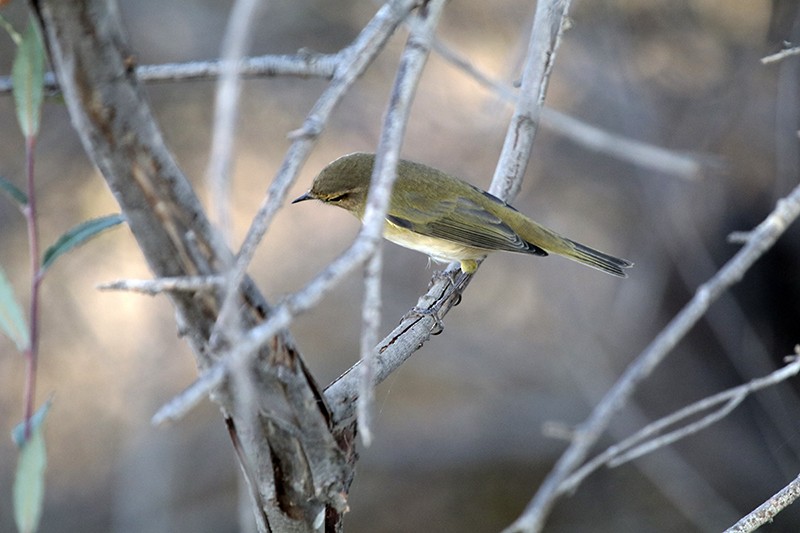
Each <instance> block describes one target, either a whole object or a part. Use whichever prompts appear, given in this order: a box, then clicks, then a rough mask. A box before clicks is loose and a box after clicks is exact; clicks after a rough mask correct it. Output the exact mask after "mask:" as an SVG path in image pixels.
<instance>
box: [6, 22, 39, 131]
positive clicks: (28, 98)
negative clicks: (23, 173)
mask: <svg viewBox="0 0 800 533" xmlns="http://www.w3.org/2000/svg"><path fill="white" fill-rule="evenodd" d="M11 81H12V82H13V84H14V102H15V104H16V107H17V120H19V127H20V129H22V134H23V135H25V137H26V138H31V137H33V136H35V135H36V133H37V132H38V131H39V117H40V113H41V108H42V100H43V99H44V45H43V44H42V35H41V33H40V32H39V25H38V24H37V23H36V20H35V19H34V18H33V17H32V16H31V19H30V22H29V23H28V27H27V29H26V30H25V33H24V34H23V35H22V41H20V43H19V46H18V47H17V55H16V57H15V58H14V64H13V65H12V67H11Z"/></svg>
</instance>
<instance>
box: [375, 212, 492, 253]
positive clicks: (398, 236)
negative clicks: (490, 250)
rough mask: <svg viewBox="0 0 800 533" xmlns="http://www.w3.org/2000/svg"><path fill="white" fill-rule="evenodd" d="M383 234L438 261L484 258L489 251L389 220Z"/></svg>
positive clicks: (390, 239)
mask: <svg viewBox="0 0 800 533" xmlns="http://www.w3.org/2000/svg"><path fill="white" fill-rule="evenodd" d="M383 236H384V237H385V238H386V239H387V240H389V241H392V242H393V243H395V244H399V245H400V246H403V247H405V248H410V249H411V250H416V251H418V252H422V253H424V254H427V255H428V256H429V257H430V258H431V259H432V260H434V261H436V262H438V263H449V262H451V261H465V260H472V259H482V258H484V257H486V253H487V252H486V250H482V249H480V248H473V247H471V246H465V245H463V244H459V243H457V242H453V241H448V240H444V239H437V238H435V237H427V236H425V235H420V234H418V233H413V232H411V231H409V230H407V229H405V228H400V227H398V226H396V225H394V224H392V223H391V222H389V221H387V222H386V226H384V228H383Z"/></svg>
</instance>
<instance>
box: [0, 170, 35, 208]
mask: <svg viewBox="0 0 800 533" xmlns="http://www.w3.org/2000/svg"><path fill="white" fill-rule="evenodd" d="M0 191H3V192H4V193H5V195H6V196H8V197H9V198H11V199H12V200H13V201H15V202H16V203H18V204H19V206H20V207H25V206H26V205H28V195H27V194H25V193H24V192H22V189H20V188H19V187H17V186H16V185H14V184H13V183H12V182H11V181H10V180H8V179H7V178H4V177H3V176H0Z"/></svg>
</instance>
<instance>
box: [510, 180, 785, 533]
mask: <svg viewBox="0 0 800 533" xmlns="http://www.w3.org/2000/svg"><path fill="white" fill-rule="evenodd" d="M798 215H800V186H798V187H796V188H795V189H794V190H793V191H792V192H791V193H790V194H789V195H788V196H787V197H786V198H784V199H782V200H780V201H779V202H778V204H777V206H776V207H775V210H774V211H772V213H770V215H769V216H768V217H767V218H766V219H765V220H764V221H763V222H761V224H759V225H758V227H757V228H756V229H755V230H753V231H752V232H751V233H750V237H749V239H748V242H747V244H746V245H745V246H744V247H743V248H742V249H741V250H739V252H737V253H736V255H734V257H733V258H732V259H731V260H729V261H728V262H727V263H726V264H725V265H724V266H723V267H722V268H721V269H720V270H719V272H717V274H716V275H715V276H714V277H712V278H711V279H710V280H709V281H707V282H706V283H704V284H703V285H701V286H700V287H699V288H698V289H697V292H696V293H695V296H694V297H693V298H692V300H691V301H690V302H689V303H688V304H686V306H685V307H684V308H683V309H682V310H681V311H680V312H679V313H678V314H677V315H676V316H675V317H674V318H673V319H672V320H671V321H670V323H669V324H668V325H667V326H666V327H665V328H664V329H663V330H662V331H661V333H659V334H658V336H657V337H656V338H655V339H654V340H653V342H651V343H650V345H649V346H648V347H647V348H646V349H645V350H644V351H643V352H642V353H641V354H640V355H639V356H638V357H637V358H636V360H635V361H634V362H633V363H631V365H630V366H629V367H628V368H627V370H626V371H625V372H624V373H623V375H622V376H621V377H620V379H619V380H618V381H617V382H616V383H615V384H614V386H613V387H612V388H611V390H609V392H608V393H607V394H606V396H605V397H604V398H603V399H602V400H601V402H600V403H599V404H598V405H597V407H595V409H594V411H593V412H592V414H591V415H590V416H589V418H587V419H586V421H584V422H583V423H582V424H581V425H580V426H579V427H578V428H577V431H576V437H575V439H574V440H573V442H572V443H571V444H570V446H569V447H568V448H567V450H566V451H565V452H564V454H563V455H562V456H561V458H560V459H559V460H558V462H557V463H556V465H555V467H554V468H553V470H552V471H551V472H550V474H549V475H548V476H547V478H546V479H545V481H544V483H543V484H542V485H541V487H540V488H539V491H538V492H537V494H536V496H535V497H534V499H533V500H532V501H531V503H530V504H529V505H528V507H527V508H526V509H525V512H524V514H523V515H522V516H521V517H520V518H519V519H518V520H517V521H516V522H514V524H512V525H511V527H510V528H509V529H508V530H507V531H509V532H511V531H540V530H541V528H542V527H543V525H544V521H545V519H546V517H547V515H548V514H549V512H550V509H551V508H552V507H553V505H554V504H555V501H556V499H557V498H558V496H560V495H561V494H563V493H564V490H565V489H564V483H565V480H566V479H567V478H568V477H569V476H570V475H572V473H573V472H574V471H575V469H576V468H577V467H578V466H579V465H580V464H581V463H582V462H583V461H584V460H585V458H586V456H587V455H588V453H589V450H590V449H591V447H592V446H593V445H594V444H595V443H596V442H597V440H598V439H599V438H600V436H601V435H602V433H603V432H604V431H605V430H606V428H607V427H608V425H609V423H610V422H611V419H612V417H613V416H614V415H615V414H616V413H617V412H618V411H619V410H620V409H622V407H623V406H624V405H625V404H626V403H627V402H628V400H629V399H630V397H631V395H632V394H633V393H634V391H635V390H636V387H637V386H638V385H639V383H641V382H642V380H644V379H645V378H646V377H647V376H649V375H650V373H651V372H652V371H653V370H654V369H655V367H656V366H658V364H659V363H661V361H663V360H664V358H665V357H666V356H667V354H668V353H669V352H670V351H671V350H672V348H674V347H675V345H676V344H677V343H678V341H680V340H681V339H682V338H683V337H684V336H685V335H686V333H688V332H689V330H690V329H691V328H692V327H693V326H694V325H695V324H696V323H697V322H698V321H699V320H700V318H702V316H703V315H704V314H705V312H706V311H707V310H708V308H709V307H710V305H711V304H712V303H713V302H714V301H715V300H717V299H718V298H719V297H720V296H721V295H722V294H723V293H724V292H725V291H726V290H728V288H730V287H731V286H732V285H734V284H736V283H738V282H739V281H740V280H741V279H742V277H743V276H744V274H745V273H746V272H747V270H748V269H749V268H750V267H751V266H752V265H753V263H755V262H756V261H757V260H758V259H759V258H760V257H761V256H762V255H763V254H764V252H766V251H767V250H768V249H769V248H771V247H772V245H773V244H774V243H775V241H776V240H777V239H778V237H780V236H781V235H782V234H783V232H784V231H785V230H786V228H787V227H788V226H789V224H791V223H792V222H793V221H794V220H795V219H796V218H797V217H798Z"/></svg>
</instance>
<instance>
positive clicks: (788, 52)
mask: <svg viewBox="0 0 800 533" xmlns="http://www.w3.org/2000/svg"><path fill="white" fill-rule="evenodd" d="M796 55H800V46H794V47H792V48H786V49H784V50H781V51H780V52H777V53H774V54H771V55H768V56H765V57H762V58H761V64H762V65H769V64H770V63H777V62H778V61H783V60H784V59H786V58H787V57H791V56H796Z"/></svg>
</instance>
